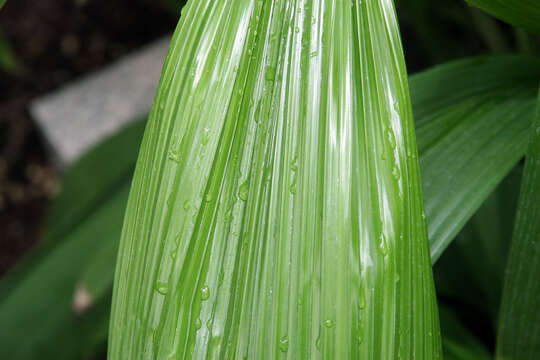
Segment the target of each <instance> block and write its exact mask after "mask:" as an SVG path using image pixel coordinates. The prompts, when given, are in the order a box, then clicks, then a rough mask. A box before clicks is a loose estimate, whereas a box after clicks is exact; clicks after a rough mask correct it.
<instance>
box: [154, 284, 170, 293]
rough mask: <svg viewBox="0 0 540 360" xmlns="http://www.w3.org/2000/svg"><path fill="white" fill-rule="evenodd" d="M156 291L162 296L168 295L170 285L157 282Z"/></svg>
mask: <svg viewBox="0 0 540 360" xmlns="http://www.w3.org/2000/svg"><path fill="white" fill-rule="evenodd" d="M156 291H157V292H158V293H160V294H161V295H167V292H169V284H168V283H166V282H164V281H156Z"/></svg>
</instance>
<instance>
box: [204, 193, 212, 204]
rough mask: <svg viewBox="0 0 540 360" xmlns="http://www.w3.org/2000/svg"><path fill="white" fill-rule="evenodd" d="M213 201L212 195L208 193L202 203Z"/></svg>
mask: <svg viewBox="0 0 540 360" xmlns="http://www.w3.org/2000/svg"><path fill="white" fill-rule="evenodd" d="M212 200H213V197H212V193H210V192H209V193H208V194H206V196H205V197H204V201H206V202H211V201H212Z"/></svg>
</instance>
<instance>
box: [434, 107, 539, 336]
mask: <svg viewBox="0 0 540 360" xmlns="http://www.w3.org/2000/svg"><path fill="white" fill-rule="evenodd" d="M531 115H532V114H531ZM521 170H522V169H521V165H519V164H518V165H517V166H516V167H515V168H514V170H513V171H512V172H511V173H510V174H509V175H508V176H507V177H506V178H505V179H504V180H503V181H502V183H501V184H500V185H499V186H498V187H497V189H496V190H495V191H494V192H493V193H492V194H491V196H490V197H489V198H488V199H487V200H486V201H485V202H484V204H483V205H482V206H481V207H480V209H478V211H477V212H476V213H475V214H474V216H473V217H472V218H471V220H469V222H468V223H467V224H466V225H465V227H464V228H463V230H461V232H460V233H459V234H458V236H457V237H456V239H455V240H454V241H453V243H452V245H450V246H449V247H448V249H446V251H445V253H444V254H443V256H441V258H440V259H439V261H438V262H437V263H436V264H435V266H434V269H433V270H434V276H435V286H436V288H437V295H438V296H439V298H441V297H442V298H444V299H448V300H450V301H452V302H453V303H457V304H460V306H461V307H466V308H467V310H468V312H469V313H471V315H469V317H475V316H476V315H478V317H477V318H479V319H477V320H476V322H477V323H480V319H481V320H483V321H486V320H487V321H490V322H491V325H493V329H495V327H496V322H497V317H498V312H499V306H500V300H501V293H502V284H503V279H504V268H505V266H506V262H507V258H508V256H507V254H508V248H509V244H510V240H511V237H512V228H513V226H514V217H515V209H516V206H517V199H518V196H519V185H520V182H521ZM478 254H482V256H478ZM464 279H466V281H464ZM473 321H474V320H473ZM488 325H489V323H488ZM486 330H487V329H486ZM493 332H495V330H493Z"/></svg>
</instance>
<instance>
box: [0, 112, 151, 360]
mask: <svg viewBox="0 0 540 360" xmlns="http://www.w3.org/2000/svg"><path fill="white" fill-rule="evenodd" d="M143 128H144V123H143V122H140V121H139V122H136V123H134V124H133V125H131V126H129V127H128V128H127V129H124V130H123V131H122V132H120V133H119V134H118V135H116V136H113V137H111V138H110V139H107V140H106V141H105V142H104V143H103V144H101V145H100V146H98V147H97V148H95V149H94V150H93V151H91V152H90V153H89V154H87V155H86V156H85V157H83V159H82V160H80V162H79V163H77V164H76V165H75V166H73V168H71V169H70V170H69V171H68V173H67V174H66V176H65V178H64V181H63V185H64V188H63V190H62V192H61V194H60V196H59V197H58V198H57V199H56V200H55V202H54V205H53V211H52V213H51V214H50V217H49V220H48V229H49V231H48V232H47V235H46V236H45V239H44V240H43V242H42V243H41V244H40V245H39V246H38V248H37V249H35V250H33V251H31V253H30V254H29V255H28V256H26V257H25V259H24V261H23V262H22V263H21V264H19V265H17V266H16V268H15V269H13V270H12V271H11V272H10V273H9V274H8V275H7V276H6V277H5V278H2V279H1V281H0V323H1V324H2V327H0V328H1V329H0V349H2V356H5V357H6V358H10V359H36V358H40V359H74V358H77V357H80V355H81V352H83V353H85V352H87V353H90V352H91V351H90V350H92V347H93V346H95V345H92V344H94V343H99V345H102V344H103V341H104V340H105V339H106V333H107V331H106V329H107V325H106V324H105V325H104V324H103V323H102V321H106V322H107V319H108V309H109V307H110V291H108V292H107V291H106V290H103V289H100V288H99V287H98V288H97V289H98V290H99V291H97V290H96V291H94V292H93V293H90V291H89V290H90V289H92V290H93V289H94V288H92V286H99V285H95V282H93V281H95V280H94V279H93V280H92V281H89V284H90V285H89V286H88V287H87V288H85V287H84V286H85V285H84V282H81V277H82V274H85V273H86V272H87V271H89V270H88V269H91V268H92V267H95V266H96V264H95V261H97V260H94V259H95V258H99V256H101V255H103V254H107V253H110V252H115V250H116V248H117V246H118V239H119V237H120V232H121V224H122V220H123V214H124V210H125V204H126V202H127V194H128V191H127V190H128V189H129V183H130V179H131V175H132V171H133V168H134V165H135V159H136V156H137V149H138V145H139V144H140V140H141V137H142V130H143ZM90 179H93V180H95V182H94V183H92V182H91V180H90ZM104 271H106V273H105V274H106V275H108V276H109V280H108V281H109V283H108V285H105V286H108V287H109V289H110V288H111V287H112V284H111V283H110V281H111V280H110V279H111V278H112V269H110V268H109V269H104ZM83 278H84V277H83ZM84 279H85V280H86V278H84ZM103 280H104V281H105V282H107V280H106V279H103ZM85 292H86V293H85ZM77 295H82V297H80V296H79V302H78V304H79V305H77V306H75V304H76V303H77V300H76V298H77ZM85 295H89V296H90V298H88V297H86V298H85ZM104 299H107V300H104ZM85 301H86V303H85ZM104 301H106V304H103V302H104ZM92 303H96V305H94V306H92V307H91V308H90V309H89V311H90V312H91V313H94V315H95V316H94V315H93V316H92V317H91V318H90V320H85V319H87V316H86V314H84V312H85V311H86V309H85V307H86V306H90V305H92ZM98 305H99V306H98ZM77 307H78V309H77ZM95 307H99V308H100V309H101V310H99V311H98V310H97V309H94V308H95ZM104 309H105V310H104ZM77 313H82V314H81V315H77ZM98 315H99V316H98ZM100 318H101V319H103V320H102V321H101V322H100V321H98V319H100ZM103 329H105V333H104V330H103ZM103 335H105V336H103ZM93 338H94V339H99V340H92V339H93ZM21 339H24V346H21V345H20V342H21Z"/></svg>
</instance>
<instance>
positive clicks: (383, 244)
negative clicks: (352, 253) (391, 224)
mask: <svg viewBox="0 0 540 360" xmlns="http://www.w3.org/2000/svg"><path fill="white" fill-rule="evenodd" d="M378 249H379V252H380V253H381V255H382V256H386V254H388V244H387V241H386V236H384V234H381V236H380V239H379V247H378Z"/></svg>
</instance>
